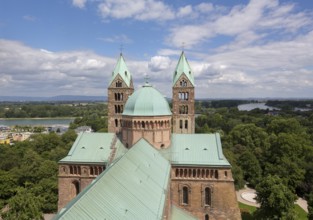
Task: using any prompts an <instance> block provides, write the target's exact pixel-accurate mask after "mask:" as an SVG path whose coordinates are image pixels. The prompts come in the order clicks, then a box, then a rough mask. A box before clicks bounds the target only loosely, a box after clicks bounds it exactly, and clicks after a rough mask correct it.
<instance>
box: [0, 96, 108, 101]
mask: <svg viewBox="0 0 313 220" xmlns="http://www.w3.org/2000/svg"><path fill="white" fill-rule="evenodd" d="M107 99H108V98H107V97H106V96H74V95H60V96H52V97H31V96H0V102H70V101H73V102H104V101H107Z"/></svg>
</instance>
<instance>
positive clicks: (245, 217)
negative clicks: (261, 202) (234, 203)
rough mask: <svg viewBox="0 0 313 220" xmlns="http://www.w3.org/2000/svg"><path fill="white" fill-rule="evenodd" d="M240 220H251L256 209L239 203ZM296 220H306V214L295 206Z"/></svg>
mask: <svg viewBox="0 0 313 220" xmlns="http://www.w3.org/2000/svg"><path fill="white" fill-rule="evenodd" d="M239 208H240V211H241V217H242V220H253V213H254V212H255V210H256V209H257V208H256V207H254V206H249V205H245V204H243V203H241V202H239ZM295 210H296V214H297V220H307V219H308V217H307V213H306V212H305V211H304V210H303V209H302V208H301V207H300V206H299V205H295Z"/></svg>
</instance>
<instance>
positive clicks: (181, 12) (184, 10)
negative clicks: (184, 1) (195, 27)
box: [177, 5, 192, 17]
mask: <svg viewBox="0 0 313 220" xmlns="http://www.w3.org/2000/svg"><path fill="white" fill-rule="evenodd" d="M191 13H192V6H191V5H186V6H184V7H180V8H179V9H178V12H177V17H185V16H188V15H190V14H191Z"/></svg>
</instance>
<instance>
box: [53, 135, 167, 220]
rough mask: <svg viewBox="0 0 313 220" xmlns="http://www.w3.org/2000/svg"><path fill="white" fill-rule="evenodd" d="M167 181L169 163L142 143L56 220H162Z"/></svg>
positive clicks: (137, 144) (93, 183)
mask: <svg viewBox="0 0 313 220" xmlns="http://www.w3.org/2000/svg"><path fill="white" fill-rule="evenodd" d="M169 179H170V164H169V162H168V161H167V160H166V159H165V158H164V157H163V156H162V155H161V154H160V153H159V152H158V151H157V150H156V149H154V148H153V147H152V146H151V145H150V144H149V143H148V142H146V141H145V140H144V139H141V140H140V141H139V142H137V143H136V144H135V145H134V146H133V147H132V148H131V149H130V150H129V151H127V153H126V154H125V155H124V156H123V157H121V158H120V159H119V160H117V161H115V163H113V164H112V165H111V166H109V167H108V168H107V169H106V170H105V171H104V172H103V173H101V174H100V175H99V176H98V177H97V178H96V179H95V181H93V182H92V183H91V184H90V185H89V186H87V187H86V188H85V190H83V191H82V192H81V193H80V194H79V195H78V196H77V197H76V198H74V199H73V200H72V201H71V202H70V203H69V204H68V205H67V206H66V207H65V208H64V209H62V210H61V211H60V213H59V214H58V215H57V216H56V217H55V219H64V220H77V219H114V220H119V219H134V220H135V219H136V220H141V219H142V220H146V219H156V220H161V219H163V211H164V207H165V201H166V196H167V187H168V185H169Z"/></svg>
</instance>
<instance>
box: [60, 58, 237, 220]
mask: <svg viewBox="0 0 313 220" xmlns="http://www.w3.org/2000/svg"><path fill="white" fill-rule="evenodd" d="M194 90H195V81H194V75H193V72H192V70H191V68H190V65H189V63H188V61H187V59H186V56H185V53H184V52H182V53H181V56H180V58H179V61H178V63H177V66H176V68H175V70H174V71H173V79H172V109H171V108H170V106H169V104H168V101H167V100H166V99H165V98H164V96H163V95H162V94H161V93H160V92H159V91H158V90H157V89H155V88H154V87H153V86H151V85H150V84H149V82H148V81H146V83H145V84H144V85H143V86H142V87H141V88H139V89H137V90H134V84H133V80H132V74H131V72H130V71H129V70H128V67H127V65H126V62H125V60H124V57H123V55H122V54H121V55H120V57H119V59H118V61H117V64H116V66H115V69H114V71H113V72H112V77H111V80H110V82H109V86H108V133H81V134H79V135H78V137H77V139H76V141H75V142H74V144H73V146H72V148H71V149H70V151H69V152H68V155H67V156H66V157H65V158H63V159H62V160H60V161H59V176H58V184H59V201H58V211H59V212H58V214H57V215H56V217H55V219H69V220H71V219H73V220H74V219H84V220H86V219H107V220H118V219H125V220H126V219H127V220H132V219H134V220H139V219H142V220H163V219H164V220H194V219H200V220H209V219H210V220H217V219H235V220H236V219H241V216H240V210H239V207H238V203H237V199H236V194H235V187H234V180H233V178H232V173H231V166H230V164H229V162H228V161H227V159H226V158H225V156H224V155H223V151H222V145H221V139H220V135H219V134H218V133H214V134H195V106H194V102H195V92H194Z"/></svg>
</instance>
